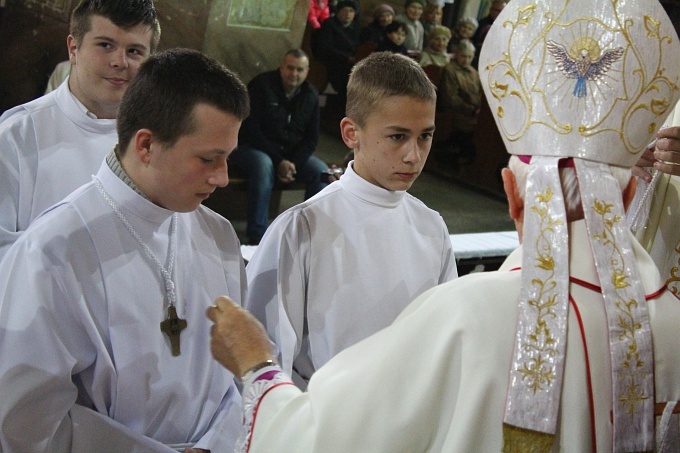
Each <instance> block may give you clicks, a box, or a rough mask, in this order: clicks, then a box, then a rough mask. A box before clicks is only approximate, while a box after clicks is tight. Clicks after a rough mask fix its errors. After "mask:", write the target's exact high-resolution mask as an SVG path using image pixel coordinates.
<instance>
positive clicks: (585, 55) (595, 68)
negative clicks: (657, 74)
mask: <svg viewBox="0 0 680 453" xmlns="http://www.w3.org/2000/svg"><path fill="white" fill-rule="evenodd" d="M546 44H547V47H548V51H549V52H550V54H551V55H552V56H553V57H555V60H557V67H558V68H559V70H560V71H562V72H563V73H564V74H565V75H566V76H567V78H568V79H576V85H575V86H574V91H573V95H574V96H576V97H578V98H582V97H585V96H587V94H588V86H587V85H586V81H594V80H598V79H601V78H602V77H604V75H605V74H607V71H609V69H610V68H611V67H612V64H614V63H615V62H617V61H618V60H620V59H621V57H622V56H623V52H624V50H623V47H617V48H615V49H609V50H605V51H604V52H603V53H602V55H600V48H599V46H598V45H597V43H595V41H594V40H588V43H581V44H582V45H579V46H572V53H574V51H575V52H576V53H577V54H576V55H574V56H572V55H570V53H569V51H568V50H567V48H566V47H564V46H563V45H562V44H558V43H556V42H555V41H548V42H547V43H546ZM586 44H589V45H586Z"/></svg>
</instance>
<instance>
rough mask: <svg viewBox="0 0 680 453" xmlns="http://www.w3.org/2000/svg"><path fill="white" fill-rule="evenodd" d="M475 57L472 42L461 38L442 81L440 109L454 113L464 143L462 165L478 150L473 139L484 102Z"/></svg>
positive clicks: (456, 130) (457, 135) (456, 129)
mask: <svg viewBox="0 0 680 453" xmlns="http://www.w3.org/2000/svg"><path fill="white" fill-rule="evenodd" d="M474 57H475V46H474V45H473V44H472V42H471V41H470V40H468V39H463V40H461V41H460V42H459V43H458V44H456V46H455V47H454V49H453V58H452V60H451V62H450V63H449V64H448V65H446V68H444V74H442V78H441V81H440V82H439V97H438V101H439V110H442V111H450V112H452V114H453V134H454V138H455V139H456V140H457V142H458V144H459V145H460V153H459V155H458V157H459V158H458V161H459V163H461V164H471V163H472V162H474V159H475V154H476V149H475V145H474V143H473V140H472V138H473V134H474V131H475V127H476V126H477V114H478V113H479V109H480V107H481V105H482V83H481V82H480V80H479V73H478V72H477V70H476V69H475V68H473V67H472V59H473V58H474Z"/></svg>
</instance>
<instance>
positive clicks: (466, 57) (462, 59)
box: [453, 50, 475, 68]
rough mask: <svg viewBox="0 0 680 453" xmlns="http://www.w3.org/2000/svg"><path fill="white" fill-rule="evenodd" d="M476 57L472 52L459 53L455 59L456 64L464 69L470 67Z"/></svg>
mask: <svg viewBox="0 0 680 453" xmlns="http://www.w3.org/2000/svg"><path fill="white" fill-rule="evenodd" d="M474 57H475V53H474V52H472V51H471V50H465V51H458V52H456V54H455V55H454V57H453V58H454V59H455V60H456V63H458V64H459V65H461V66H462V67H464V68H467V67H470V65H471V64H472V59H473V58H474Z"/></svg>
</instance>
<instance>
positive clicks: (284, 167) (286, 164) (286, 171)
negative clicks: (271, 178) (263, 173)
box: [276, 159, 297, 184]
mask: <svg viewBox="0 0 680 453" xmlns="http://www.w3.org/2000/svg"><path fill="white" fill-rule="evenodd" d="M295 173H297V171H296V169H295V164H294V163H293V162H291V161H289V160H286V159H283V160H282V161H281V162H280V163H279V166H278V168H277V169H276V176H277V177H278V178H279V181H281V182H283V183H286V184H287V183H289V182H293V181H295Z"/></svg>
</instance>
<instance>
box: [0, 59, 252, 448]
mask: <svg viewBox="0 0 680 453" xmlns="http://www.w3.org/2000/svg"><path fill="white" fill-rule="evenodd" d="M248 110H249V101H248V95H247V92H246V88H245V86H244V85H243V84H242V83H241V82H240V81H239V80H238V78H237V77H236V76H235V75H234V74H232V73H231V72H229V71H228V70H226V69H225V68H224V67H223V66H222V65H220V64H219V63H217V62H216V61H214V60H212V59H210V58H208V57H206V56H204V55H203V54H201V53H199V52H196V51H190V50H182V49H174V50H169V51H166V52H162V53H158V54H156V55H153V56H151V57H150V58H149V59H148V60H147V61H146V62H145V63H144V64H143V65H142V66H141V68H140V71H139V73H138V74H137V75H136V76H135V79H134V80H133V81H132V83H131V85H130V88H129V89H128V90H127V92H126V94H125V96H124V97H123V100H122V103H121V107H120V112H119V120H118V132H119V144H118V145H117V146H116V147H115V148H114V149H113V150H110V153H109V154H108V156H107V157H106V160H105V161H104V162H103V163H102V164H101V166H100V168H99V171H98V172H97V174H96V176H95V177H94V178H93V179H92V180H91V182H89V183H88V184H85V185H83V186H81V187H80V188H79V189H77V190H76V191H74V192H73V193H72V194H71V195H69V196H68V197H66V198H65V199H64V200H63V201H62V202H60V203H58V204H56V205H55V206H53V207H52V208H51V209H50V210H48V211H46V212H44V213H43V215H41V216H40V217H38V218H37V219H36V220H35V221H34V222H33V223H32V224H31V225H30V227H29V228H28V230H27V231H26V232H25V233H24V234H23V235H22V236H21V237H20V238H19V239H18V240H17V241H16V242H15V243H14V245H13V246H12V247H11V248H10V250H9V251H8V253H7V254H6V256H5V258H4V260H3V261H2V262H1V263H0V401H2V404H1V405H0V427H1V428H0V450H2V451H5V452H14V451H17V452H19V451H21V452H31V451H36V452H37V451H69V449H70V450H71V451H76V452H85V451H88V452H91V451H160V452H162V451H172V450H170V449H169V448H168V447H167V445H170V446H173V447H174V448H195V449H205V450H213V451H232V450H233V448H234V442H235V439H236V436H237V433H238V427H239V422H240V414H239V412H240V409H241V397H240V395H239V393H238V390H237V388H236V386H235V385H234V381H233V376H232V375H231V374H229V373H225V372H224V370H221V369H219V368H218V367H216V366H215V365H214V364H213V363H212V361H211V360H210V356H209V354H208V350H207V348H208V337H207V336H206V335H205V331H206V329H207V328H208V323H207V321H206V320H205V317H204V316H203V312H204V311H205V309H206V307H207V306H208V305H209V304H210V303H211V301H212V300H213V299H214V297H215V296H216V295H218V294H222V293H223V292H226V293H228V294H230V297H232V298H233V299H234V300H237V301H241V300H243V298H244V296H245V289H246V281H245V269H244V265H243V259H242V257H241V254H240V248H239V242H238V239H237V237H236V234H235V232H234V229H233V228H232V226H231V224H230V223H229V222H228V221H227V220H225V219H224V218H222V217H221V216H219V215H217V214H215V213H214V212H213V211H211V210H209V209H208V208H206V207H205V206H202V205H201V202H202V201H203V200H205V199H206V198H208V197H209V196H210V194H211V193H212V192H213V191H214V190H215V189H216V188H217V187H223V186H226V185H227V183H228V176H227V157H228V156H229V154H230V153H231V151H232V150H233V149H234V148H235V147H236V143H237V137H238V130H239V127H240V125H241V121H242V120H243V119H244V118H245V117H246V116H247V115H248ZM163 444H165V445H163Z"/></svg>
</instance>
